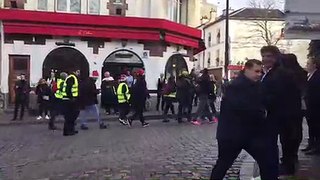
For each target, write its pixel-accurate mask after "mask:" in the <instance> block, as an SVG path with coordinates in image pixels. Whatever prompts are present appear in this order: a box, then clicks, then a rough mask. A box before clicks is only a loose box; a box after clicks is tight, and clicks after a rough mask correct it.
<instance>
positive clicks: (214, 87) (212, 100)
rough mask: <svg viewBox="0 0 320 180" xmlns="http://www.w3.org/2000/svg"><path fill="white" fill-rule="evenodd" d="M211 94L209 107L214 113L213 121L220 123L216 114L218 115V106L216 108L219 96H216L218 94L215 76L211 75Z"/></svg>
mask: <svg viewBox="0 0 320 180" xmlns="http://www.w3.org/2000/svg"><path fill="white" fill-rule="evenodd" d="M210 85H211V86H210V87H211V89H210V93H209V107H210V109H211V112H212V116H213V119H214V120H213V121H214V122H217V121H218V118H217V117H216V113H217V110H216V106H215V101H216V98H217V95H216V92H217V85H216V79H215V77H214V75H210Z"/></svg>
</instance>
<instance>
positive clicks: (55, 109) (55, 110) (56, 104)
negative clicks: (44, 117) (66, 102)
mask: <svg viewBox="0 0 320 180" xmlns="http://www.w3.org/2000/svg"><path fill="white" fill-rule="evenodd" d="M50 106H51V109H50V120H49V127H54V122H55V119H56V117H57V116H58V115H59V114H63V112H62V106H63V103H62V100H60V99H57V98H54V99H53V100H52V101H51V105H50Z"/></svg>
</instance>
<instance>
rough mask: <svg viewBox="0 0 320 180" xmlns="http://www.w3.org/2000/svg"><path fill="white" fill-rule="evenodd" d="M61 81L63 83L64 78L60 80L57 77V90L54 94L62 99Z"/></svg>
mask: <svg viewBox="0 0 320 180" xmlns="http://www.w3.org/2000/svg"><path fill="white" fill-rule="evenodd" d="M63 83H64V80H62V79H58V80H57V91H56V93H54V96H55V97H56V98H57V99H62V98H63V95H62V87H63Z"/></svg>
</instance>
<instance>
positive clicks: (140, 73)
mask: <svg viewBox="0 0 320 180" xmlns="http://www.w3.org/2000/svg"><path fill="white" fill-rule="evenodd" d="M136 73H137V75H138V76H143V75H144V70H143V69H139V70H138V71H137V72H136Z"/></svg>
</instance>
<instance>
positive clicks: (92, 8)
mask: <svg viewBox="0 0 320 180" xmlns="http://www.w3.org/2000/svg"><path fill="white" fill-rule="evenodd" d="M99 12H100V0H89V13H90V14H99Z"/></svg>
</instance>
